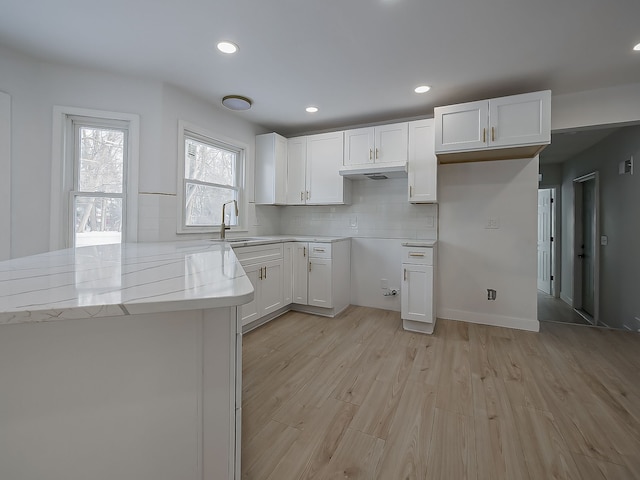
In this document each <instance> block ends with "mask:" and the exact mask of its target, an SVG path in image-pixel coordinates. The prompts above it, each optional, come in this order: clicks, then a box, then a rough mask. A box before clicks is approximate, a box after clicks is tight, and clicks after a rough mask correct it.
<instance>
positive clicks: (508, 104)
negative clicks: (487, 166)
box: [487, 90, 551, 147]
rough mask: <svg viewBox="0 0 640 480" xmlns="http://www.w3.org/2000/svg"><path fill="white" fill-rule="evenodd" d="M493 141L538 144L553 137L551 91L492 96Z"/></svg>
mask: <svg viewBox="0 0 640 480" xmlns="http://www.w3.org/2000/svg"><path fill="white" fill-rule="evenodd" d="M489 127H490V128H489V130H488V132H487V136H488V140H489V145H491V146H494V147H506V146H511V145H535V144H537V143H548V142H550V141H551V92H550V91H548V90H547V91H543V92H533V93H525V94H524V95H513V96H511V97H503V98H496V99H493V100H489Z"/></svg>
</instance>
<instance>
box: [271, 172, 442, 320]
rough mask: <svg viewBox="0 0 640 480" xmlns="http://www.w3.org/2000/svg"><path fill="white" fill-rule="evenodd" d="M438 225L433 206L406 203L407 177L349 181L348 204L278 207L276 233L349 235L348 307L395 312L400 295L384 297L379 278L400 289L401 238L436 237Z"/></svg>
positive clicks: (434, 206) (436, 211) (435, 206)
mask: <svg viewBox="0 0 640 480" xmlns="http://www.w3.org/2000/svg"><path fill="white" fill-rule="evenodd" d="M352 225H354V226H352ZM429 225H431V226H429ZM437 225H438V207H437V205H429V204H427V205H413V204H410V203H409V202H408V201H407V179H406V178H398V179H387V180H354V181H352V204H351V205H336V206H331V207H328V206H297V207H283V208H282V215H281V220H280V231H281V233H283V234H290V235H328V236H348V237H353V240H352V242H351V303H352V304H353V305H364V306H369V307H376V308H383V309H386V310H396V311H400V299H399V296H396V297H384V296H383V290H382V289H381V288H380V280H381V279H383V278H386V279H387V280H388V281H389V287H390V288H399V287H400V286H401V285H400V271H401V263H402V256H401V250H400V244H401V243H402V239H416V238H420V239H435V238H437V236H438V229H437Z"/></svg>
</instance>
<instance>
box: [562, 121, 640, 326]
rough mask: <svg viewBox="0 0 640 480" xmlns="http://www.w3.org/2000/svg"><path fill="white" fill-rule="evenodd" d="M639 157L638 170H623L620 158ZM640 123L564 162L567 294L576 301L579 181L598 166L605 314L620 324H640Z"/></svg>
mask: <svg viewBox="0 0 640 480" xmlns="http://www.w3.org/2000/svg"><path fill="white" fill-rule="evenodd" d="M631 156H633V158H634V162H635V165H634V174H633V175H619V174H618V163H619V162H621V161H623V160H626V159H628V158H629V157H631ZM639 161H640V126H636V127H625V128H624V129H622V130H620V131H618V132H615V133H613V134H612V135H610V136H608V137H606V138H605V139H604V140H603V141H601V142H599V143H597V144H596V145H594V146H593V147H591V148H589V149H588V150H586V151H585V152H582V153H580V154H578V155H576V156H575V157H573V158H572V159H570V160H569V161H567V162H566V163H565V164H564V168H563V171H564V181H563V184H562V196H563V199H564V201H563V208H562V226H563V230H564V232H565V235H564V237H563V240H562V290H561V292H562V298H563V299H565V301H568V302H569V303H571V301H572V300H573V260H574V258H575V255H574V251H573V241H574V195H573V180H574V179H575V178H578V177H580V176H582V175H585V174H588V173H591V172H594V171H598V172H599V182H600V230H601V232H600V234H601V235H606V236H607V239H608V244H607V245H606V246H601V247H600V319H601V320H602V321H603V322H604V323H605V324H606V325H608V326H610V327H615V328H625V327H626V328H629V329H632V330H638V329H640V322H638V321H636V320H635V317H640V252H639V250H638V239H639V238H640V220H639V218H640V171H639V170H638V165H640V164H639V163H638V162H639Z"/></svg>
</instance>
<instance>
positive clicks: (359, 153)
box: [344, 128, 374, 165]
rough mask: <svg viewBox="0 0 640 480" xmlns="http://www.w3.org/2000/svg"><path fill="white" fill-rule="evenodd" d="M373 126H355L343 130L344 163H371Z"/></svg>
mask: <svg viewBox="0 0 640 480" xmlns="http://www.w3.org/2000/svg"><path fill="white" fill-rule="evenodd" d="M373 144H374V139H373V128H356V129H354V130H347V131H345V132H344V164H345V165H366V164H367V163H373Z"/></svg>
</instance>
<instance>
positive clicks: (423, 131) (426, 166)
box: [408, 119, 438, 203]
mask: <svg viewBox="0 0 640 480" xmlns="http://www.w3.org/2000/svg"><path fill="white" fill-rule="evenodd" d="M434 141H435V134H434V120H433V119H427V120H417V121H415V122H409V164H408V177H409V201H410V202H411V203H435V202H437V201H438V198H437V187H438V159H437V158H436V152H435V146H434Z"/></svg>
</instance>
